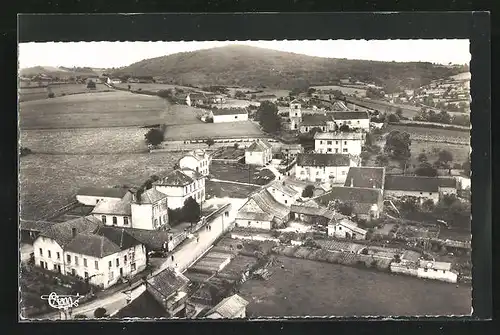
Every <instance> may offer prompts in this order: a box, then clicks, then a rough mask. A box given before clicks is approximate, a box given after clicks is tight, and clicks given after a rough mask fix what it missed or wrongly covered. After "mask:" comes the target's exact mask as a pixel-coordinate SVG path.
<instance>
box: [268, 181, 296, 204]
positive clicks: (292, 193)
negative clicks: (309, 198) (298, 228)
mask: <svg viewBox="0 0 500 335" xmlns="http://www.w3.org/2000/svg"><path fill="white" fill-rule="evenodd" d="M267 191H268V192H269V193H270V194H271V195H272V196H273V198H274V199H275V200H276V201H277V202H279V203H281V204H283V205H285V206H291V205H292V203H294V202H295V201H296V200H297V199H298V198H299V197H300V193H299V191H297V190H296V189H295V188H293V187H291V186H289V185H287V184H286V182H285V181H275V182H274V183H272V184H271V185H270V186H268V187H267Z"/></svg>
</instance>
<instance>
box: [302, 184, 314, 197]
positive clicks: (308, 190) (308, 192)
mask: <svg viewBox="0 0 500 335" xmlns="http://www.w3.org/2000/svg"><path fill="white" fill-rule="evenodd" d="M313 195H314V185H307V186H306V187H305V188H304V190H303V191H302V197H304V198H310V197H312V196H313Z"/></svg>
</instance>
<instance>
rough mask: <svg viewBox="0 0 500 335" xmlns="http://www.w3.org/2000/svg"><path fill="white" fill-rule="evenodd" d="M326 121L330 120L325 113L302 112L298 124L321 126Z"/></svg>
mask: <svg viewBox="0 0 500 335" xmlns="http://www.w3.org/2000/svg"><path fill="white" fill-rule="evenodd" d="M326 121H331V118H329V117H328V116H326V115H325V114H319V113H318V114H304V115H303V116H302V122H301V123H300V126H309V127H310V126H323V125H325V124H326Z"/></svg>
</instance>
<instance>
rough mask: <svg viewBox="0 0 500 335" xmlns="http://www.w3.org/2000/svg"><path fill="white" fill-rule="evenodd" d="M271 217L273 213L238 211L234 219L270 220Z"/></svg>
mask: <svg viewBox="0 0 500 335" xmlns="http://www.w3.org/2000/svg"><path fill="white" fill-rule="evenodd" d="M273 217H274V216H273V215H271V214H267V213H250V212H238V214H236V219H240V220H257V221H272V219H273Z"/></svg>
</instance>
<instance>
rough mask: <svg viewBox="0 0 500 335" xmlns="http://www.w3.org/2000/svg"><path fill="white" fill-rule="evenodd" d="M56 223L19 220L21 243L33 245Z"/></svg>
mask: <svg viewBox="0 0 500 335" xmlns="http://www.w3.org/2000/svg"><path fill="white" fill-rule="evenodd" d="M53 224H55V222H49V221H41V220H24V219H19V230H20V240H21V243H27V244H33V242H34V241H35V240H36V238H37V237H38V235H40V233H41V232H42V231H44V230H45V229H47V228H48V227H50V226H52V225H53Z"/></svg>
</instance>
